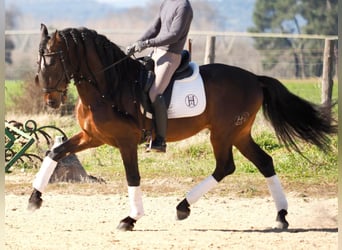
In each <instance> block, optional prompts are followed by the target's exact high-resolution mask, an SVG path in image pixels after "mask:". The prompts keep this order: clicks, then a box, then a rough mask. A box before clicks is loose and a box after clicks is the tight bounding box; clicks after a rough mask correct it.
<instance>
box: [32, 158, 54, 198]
mask: <svg viewBox="0 0 342 250" xmlns="http://www.w3.org/2000/svg"><path fill="white" fill-rule="evenodd" d="M56 166H57V161H54V160H52V159H51V158H50V157H49V156H46V157H45V158H44V160H43V163H42V166H41V167H40V169H39V171H38V173H37V175H36V178H35V179H34V181H33V187H34V188H35V189H37V190H38V191H40V192H41V193H43V192H44V190H45V188H46V186H47V184H48V183H49V180H50V177H51V175H52V173H53V171H54V170H55V168H56Z"/></svg>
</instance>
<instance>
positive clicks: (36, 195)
mask: <svg viewBox="0 0 342 250" xmlns="http://www.w3.org/2000/svg"><path fill="white" fill-rule="evenodd" d="M41 195H42V193H41V192H39V191H37V190H34V191H33V192H32V194H31V196H30V199H29V204H28V206H27V209H28V210H29V211H35V210H37V209H39V208H40V207H41V206H42V203H43V199H42V198H41Z"/></svg>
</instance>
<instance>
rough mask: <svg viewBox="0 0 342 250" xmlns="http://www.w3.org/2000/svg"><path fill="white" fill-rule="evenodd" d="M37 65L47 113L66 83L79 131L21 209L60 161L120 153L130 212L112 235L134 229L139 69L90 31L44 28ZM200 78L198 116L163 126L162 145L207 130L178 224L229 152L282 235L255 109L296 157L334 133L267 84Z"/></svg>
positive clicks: (232, 76)
mask: <svg viewBox="0 0 342 250" xmlns="http://www.w3.org/2000/svg"><path fill="white" fill-rule="evenodd" d="M38 59H39V60H38V73H37V75H36V84H40V85H42V89H43V92H44V100H45V102H46V104H47V105H48V106H50V107H52V108H58V107H59V106H60V105H61V103H63V102H64V101H65V98H66V92H67V89H68V85H69V83H70V81H71V80H73V82H74V84H75V85H76V88H77V91H78V94H79V101H78V104H77V107H76V112H77V119H78V122H79V125H80V127H81V131H80V132H79V133H78V134H76V135H74V136H72V137H71V138H70V139H68V140H66V141H65V142H63V143H62V144H61V145H59V146H57V147H55V148H54V149H53V150H51V151H50V152H49V153H48V154H47V156H46V157H45V158H44V160H43V163H42V165H41V168H40V170H39V172H38V173H37V176H36V178H35V180H34V182H33V191H32V194H31V196H30V198H29V205H28V208H29V209H32V210H35V209H38V208H40V207H41V204H42V201H43V200H42V198H41V196H42V193H43V192H44V189H45V187H46V185H47V183H48V180H49V178H50V176H51V174H52V172H53V170H54V168H55V167H56V165H57V162H58V161H59V160H60V159H62V158H63V157H65V156H67V155H69V154H74V153H77V152H79V151H82V150H85V149H88V148H94V147H98V146H100V145H103V144H108V145H111V146H114V147H116V148H118V149H119V150H120V153H121V157H122V160H123V165H124V168H125V173H126V179H127V184H128V197H129V204H130V213H129V215H128V216H127V217H126V218H124V219H122V220H121V221H120V223H119V225H118V229H119V230H123V231H129V230H133V228H134V226H135V223H136V222H137V220H138V219H139V218H141V217H142V216H143V214H144V210H143V202H142V192H141V188H140V174H139V168H138V154H137V149H138V145H139V144H140V143H141V138H142V137H143V134H144V129H146V127H148V126H151V124H152V122H151V120H150V119H149V118H147V117H146V116H144V115H143V113H142V112H141V109H140V104H141V98H140V95H139V93H138V91H139V90H140V88H139V87H137V86H139V84H138V83H139V81H140V76H141V72H143V71H144V66H142V63H141V62H140V61H138V60H136V59H134V58H132V57H130V56H129V55H126V54H125V53H124V52H123V51H122V50H121V49H120V48H119V47H118V46H117V45H115V44H114V43H113V42H111V41H109V40H108V39H107V38H106V37H105V36H103V35H101V34H98V33H97V32H96V31H94V30H90V29H87V28H78V29H76V28H67V29H64V30H60V31H58V30H56V31H55V32H53V33H52V34H51V36H50V35H49V33H48V29H47V27H46V26H45V25H44V24H42V25H41V40H40V44H39V54H38ZM199 72H200V75H201V77H202V79H203V82H204V89H205V96H206V101H207V106H206V108H205V110H204V112H203V113H202V114H200V115H197V116H194V117H187V118H179V119H169V121H168V128H167V141H168V142H173V141H178V140H182V139H185V138H188V137H190V136H193V135H195V134H196V133H198V132H200V131H201V130H203V129H209V130H210V141H211V144H212V147H213V152H214V156H215V159H216V166H215V169H214V171H213V173H212V175H210V176H209V177H207V178H206V179H204V180H203V181H202V182H201V183H199V184H198V185H196V186H195V187H194V188H193V189H192V190H190V192H188V193H187V194H186V196H185V198H184V199H183V200H182V201H181V202H180V203H179V204H178V205H177V207H176V212H177V218H178V219H179V220H182V219H185V218H187V217H188V216H189V215H190V206H191V205H192V204H194V203H195V202H196V201H197V200H198V199H199V198H200V197H202V196H203V195H204V194H205V193H207V192H208V191H209V190H211V189H212V188H213V187H215V186H216V185H217V184H218V183H219V182H220V181H221V180H222V179H223V178H224V177H226V176H228V175H231V174H232V173H233V172H234V170H235V164H234V160H233V153H232V147H233V146H235V147H236V148H237V149H238V150H239V151H240V152H241V153H242V154H243V155H244V156H245V157H246V158H247V159H248V160H250V161H251V162H252V163H253V164H254V165H255V166H256V167H257V169H258V170H259V171H260V173H261V174H262V175H263V176H264V177H265V179H266V184H267V186H268V188H269V191H270V194H271V196H272V197H273V199H274V202H275V206H276V210H277V211H276V212H277V214H276V221H277V222H278V224H279V225H278V227H279V228H282V229H287V228H288V226H289V223H288V222H287V220H286V215H287V209H288V204H287V200H286V196H285V194H284V191H283V188H282V186H281V183H280V181H279V179H278V177H277V175H276V172H275V169H274V165H273V160H272V157H271V156H269V155H268V154H267V153H266V152H265V151H264V150H262V149H261V148H260V147H259V146H258V145H257V144H256V142H255V141H254V140H253V138H252V136H251V129H252V125H253V123H254V120H255V117H256V114H257V112H258V111H259V109H261V108H262V109H263V112H264V115H265V117H266V118H267V119H268V120H269V121H270V123H271V124H272V125H273V127H274V129H275V133H276V135H277V137H278V139H279V140H280V141H281V142H282V143H283V144H285V146H286V147H288V148H292V149H294V150H295V151H298V152H300V150H299V148H298V146H297V145H296V143H297V139H300V140H303V141H305V142H308V143H311V144H313V145H316V146H318V147H319V148H321V149H323V150H326V149H327V148H329V136H330V135H331V134H333V133H336V130H337V129H336V127H337V126H336V125H334V124H332V123H331V120H330V119H329V118H328V116H326V115H325V113H324V109H323V106H320V105H315V104H313V103H310V102H308V101H306V100H304V99H302V98H300V97H298V96H296V95H294V94H292V93H291V92H289V91H288V90H287V89H286V87H284V86H283V85H282V84H281V83H280V82H279V81H278V80H276V79H274V78H271V77H268V76H259V75H255V74H253V73H251V72H249V71H246V70H244V69H241V68H238V67H233V66H228V65H224V64H208V65H201V66H200V71H199Z"/></svg>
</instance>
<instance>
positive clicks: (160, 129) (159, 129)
mask: <svg viewBox="0 0 342 250" xmlns="http://www.w3.org/2000/svg"><path fill="white" fill-rule="evenodd" d="M152 107H153V112H154V114H153V115H154V126H155V131H156V137H155V139H154V140H153V141H152V143H151V146H150V147H149V148H147V151H150V150H151V149H152V150H155V151H157V152H166V142H165V137H166V130H167V107H166V104H165V100H164V97H163V95H158V96H157V97H156V100H155V101H154V102H153V103H152Z"/></svg>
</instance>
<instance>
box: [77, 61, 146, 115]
mask: <svg viewBox="0 0 342 250" xmlns="http://www.w3.org/2000/svg"><path fill="white" fill-rule="evenodd" d="M122 63H126V64H127V67H128V69H129V71H127V72H126V71H124V72H125V73H124V74H122V75H121V77H120V81H118V79H113V82H116V84H117V86H114V87H113V89H110V88H111V86H109V84H110V83H107V82H106V80H107V79H106V77H105V74H104V72H101V73H100V74H98V75H97V74H96V72H99V71H98V70H94V69H91V71H92V72H93V73H92V75H93V76H95V78H94V79H91V76H87V77H85V76H86V75H87V74H88V75H89V72H87V71H88V69H87V68H84V67H83V70H81V72H80V73H79V75H82V77H85V78H84V79H83V81H82V82H80V83H76V87H77V91H78V94H79V97H80V99H81V102H82V104H83V105H85V106H87V107H99V106H103V105H105V106H107V105H109V106H111V107H112V108H113V109H114V110H119V111H120V112H123V113H128V114H133V113H136V107H137V102H138V100H137V98H136V95H137V93H135V89H134V88H135V82H136V81H138V80H139V66H140V64H139V62H137V61H135V60H133V59H130V58H128V61H127V62H122ZM113 77H118V76H113Z"/></svg>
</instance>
